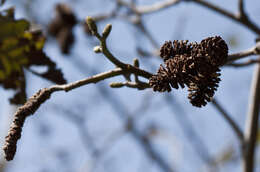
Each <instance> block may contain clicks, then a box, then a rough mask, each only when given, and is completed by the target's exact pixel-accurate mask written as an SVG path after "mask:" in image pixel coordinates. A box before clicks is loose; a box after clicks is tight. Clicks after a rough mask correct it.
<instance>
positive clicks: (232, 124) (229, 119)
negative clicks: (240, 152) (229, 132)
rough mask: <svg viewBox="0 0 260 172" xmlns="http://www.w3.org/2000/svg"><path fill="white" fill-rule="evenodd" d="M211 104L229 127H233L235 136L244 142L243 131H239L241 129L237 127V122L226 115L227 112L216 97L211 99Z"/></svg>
mask: <svg viewBox="0 0 260 172" xmlns="http://www.w3.org/2000/svg"><path fill="white" fill-rule="evenodd" d="M212 104H213V105H214V107H215V108H216V109H217V110H218V111H219V112H220V114H221V115H222V116H223V118H224V119H225V120H226V121H227V122H228V124H229V125H230V127H231V128H232V129H233V131H234V132H235V134H236V136H237V137H238V139H239V140H240V143H241V144H243V142H244V136H243V132H242V131H241V129H240V128H239V126H238V125H237V123H236V122H235V121H234V120H233V119H232V118H231V117H230V115H228V113H227V112H226V111H225V109H224V108H223V107H222V106H221V105H220V104H219V102H218V101H217V99H216V98H214V99H213V100H212Z"/></svg>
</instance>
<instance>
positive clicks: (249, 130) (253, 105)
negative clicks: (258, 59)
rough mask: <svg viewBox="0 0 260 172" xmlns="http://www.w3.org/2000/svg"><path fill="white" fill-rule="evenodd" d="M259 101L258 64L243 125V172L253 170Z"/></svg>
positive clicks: (259, 81)
mask: <svg viewBox="0 0 260 172" xmlns="http://www.w3.org/2000/svg"><path fill="white" fill-rule="evenodd" d="M259 103H260V65H257V66H256V68H255V71H254V75H253V80H252V84H251V92H250V98H249V103H248V114H247V119H246V126H245V136H244V142H245V146H244V150H243V172H253V171H254V155H255V145H256V140H257V131H258V121H259Z"/></svg>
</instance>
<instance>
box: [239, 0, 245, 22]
mask: <svg viewBox="0 0 260 172" xmlns="http://www.w3.org/2000/svg"><path fill="white" fill-rule="evenodd" d="M244 7H245V5H244V0H239V1H238V9H239V14H238V16H239V17H240V18H243V17H247V15H246V13H245V8H244Z"/></svg>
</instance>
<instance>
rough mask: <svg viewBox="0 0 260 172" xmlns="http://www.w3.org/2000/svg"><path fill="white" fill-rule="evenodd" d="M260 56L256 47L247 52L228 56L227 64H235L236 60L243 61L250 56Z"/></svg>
mask: <svg viewBox="0 0 260 172" xmlns="http://www.w3.org/2000/svg"><path fill="white" fill-rule="evenodd" d="M258 54H260V51H259V50H258V48H257V47H256V46H255V47H252V48H250V49H248V50H245V51H242V52H239V53H234V54H230V55H229V56H228V60H227V63H226V64H230V63H231V62H233V61H235V60H239V59H242V58H244V57H248V56H252V55H258Z"/></svg>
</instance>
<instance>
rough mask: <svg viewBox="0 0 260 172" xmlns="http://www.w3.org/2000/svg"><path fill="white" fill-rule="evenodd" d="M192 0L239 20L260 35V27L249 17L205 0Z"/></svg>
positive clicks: (236, 20)
mask: <svg viewBox="0 0 260 172" xmlns="http://www.w3.org/2000/svg"><path fill="white" fill-rule="evenodd" d="M191 2H195V3H197V4H199V5H201V6H204V7H207V8H208V9H211V10H213V11H215V12H217V13H219V14H222V15H224V16H226V17H228V18H230V19H232V20H234V21H235V22H238V23H240V24H242V25H244V26H246V27H247V28H248V29H250V30H251V31H253V32H254V33H256V34H257V35H260V28H259V27H258V26H257V25H256V24H255V23H253V22H252V21H251V20H249V18H248V17H243V18H241V17H240V16H236V15H234V14H232V13H230V12H229V11H227V10H224V9H223V8H221V7H218V6H216V5H214V4H212V3H210V2H208V1H205V0H191Z"/></svg>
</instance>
